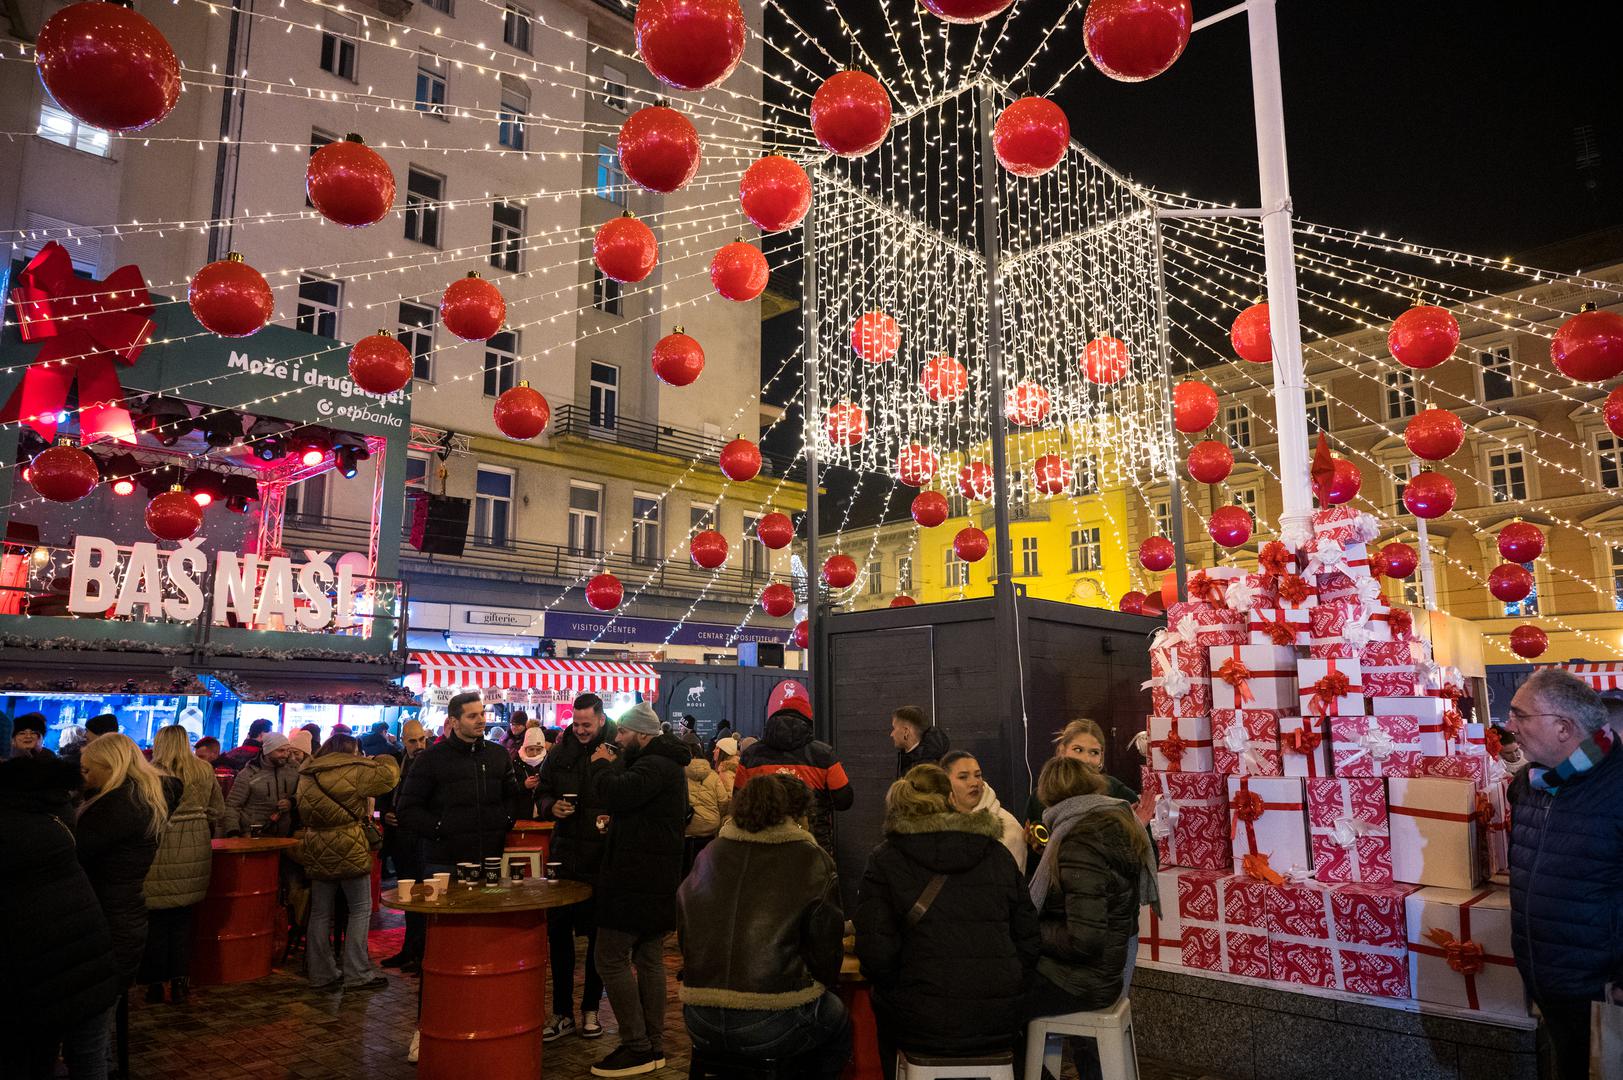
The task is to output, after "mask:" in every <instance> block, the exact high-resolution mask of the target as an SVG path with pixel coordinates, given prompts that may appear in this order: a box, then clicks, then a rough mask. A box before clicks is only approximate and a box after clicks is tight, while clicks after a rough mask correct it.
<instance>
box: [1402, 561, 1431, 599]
mask: <svg viewBox="0 0 1623 1080" xmlns="http://www.w3.org/2000/svg"><path fill="white" fill-rule="evenodd" d="M1403 603H1404V604H1405V605H1407V606H1408V607H1412V608H1423V607H1425V606H1426V586H1425V583H1424V582H1422V581H1421V580H1420V572H1419V571H1418V570H1417V571H1415V572H1414V573H1413V574H1410V575H1409V576H1408V577H1406V578H1404V579H1403Z"/></svg>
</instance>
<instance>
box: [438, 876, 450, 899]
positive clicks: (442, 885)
mask: <svg viewBox="0 0 1623 1080" xmlns="http://www.w3.org/2000/svg"><path fill="white" fill-rule="evenodd" d="M450 887H451V875H450V874H435V875H434V895H436V896H438V895H440V894H441V893H443V892H445V891H447V890H448V889H450Z"/></svg>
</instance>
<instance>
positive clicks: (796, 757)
mask: <svg viewBox="0 0 1623 1080" xmlns="http://www.w3.org/2000/svg"><path fill="white" fill-rule="evenodd" d="M783 775H792V776H794V777H796V778H798V779H799V780H800V782H801V783H803V784H805V785H806V786H807V787H809V788H811V792H812V806H811V814H810V815H809V817H810V820H811V833H812V835H813V836H814V837H816V838H817V845H818V846H819V847H821V848H822V849H823V850H824V851H826V852H828V853H829V854H830V855H832V854H834V813H835V811H837V810H849V809H851V804H852V803H853V802H854V801H855V799H856V796H855V795H854V793H853V792H852V791H851V781H850V779H849V778H847V777H846V775H845V766H844V765H841V764H840V759H839V758H838V757H836V756H835V755H834V748H833V747H832V746H830V745H829V744H828V743H826V742H821V741H819V740H817V739H814V738H812V729H811V723H810V722H809V721H808V720H807V719H806V717H805V716H804V715H803V714H802V713H799V712H797V711H795V710H794V709H779V710H778V711H777V712H775V713H773V714H772V715H771V716H769V717H767V718H766V730H765V732H764V733H763V734H762V736H761V741H760V742H757V743H754V744H752V745H751V746H750V748H749V749H748V750H745V751H744V753H743V754H742V755H741V756H740V757H739V759H738V772H737V773H736V774H735V775H734V777H733V790H734V791H743V790H744V788H745V787H746V786H748V785H749V782H750V781H751V780H753V779H755V778H756V777H757V776H783Z"/></svg>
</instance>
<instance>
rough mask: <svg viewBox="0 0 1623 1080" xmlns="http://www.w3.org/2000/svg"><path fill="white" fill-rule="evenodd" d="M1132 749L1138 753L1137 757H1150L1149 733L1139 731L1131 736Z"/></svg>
mask: <svg viewBox="0 0 1623 1080" xmlns="http://www.w3.org/2000/svg"><path fill="white" fill-rule="evenodd" d="M1133 749H1134V750H1137V751H1138V756H1139V757H1146V758H1147V757H1149V756H1150V733H1149V732H1148V731H1141V732H1139V733H1138V734H1137V735H1134V736H1133Z"/></svg>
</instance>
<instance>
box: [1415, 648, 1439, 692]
mask: <svg viewBox="0 0 1623 1080" xmlns="http://www.w3.org/2000/svg"><path fill="white" fill-rule="evenodd" d="M1415 671H1417V672H1419V673H1420V688H1421V689H1422V690H1441V689H1442V688H1443V687H1444V686H1445V685H1447V684H1446V682H1445V679H1446V676H1445V675H1444V674H1443V666H1442V665H1441V664H1439V663H1437V662H1436V661H1435V660H1433V659H1432V658H1431V657H1429V656H1428V657H1426V658H1425V659H1423V660H1420V661H1417V662H1416V663H1415Z"/></svg>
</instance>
